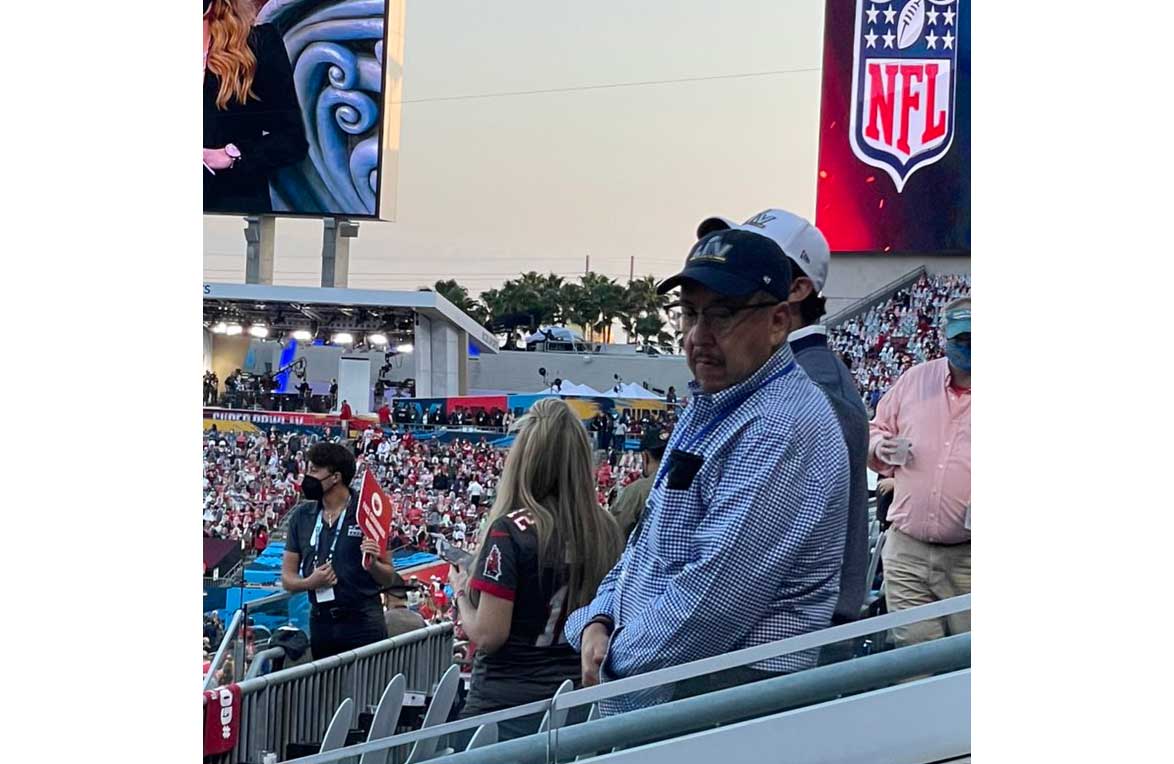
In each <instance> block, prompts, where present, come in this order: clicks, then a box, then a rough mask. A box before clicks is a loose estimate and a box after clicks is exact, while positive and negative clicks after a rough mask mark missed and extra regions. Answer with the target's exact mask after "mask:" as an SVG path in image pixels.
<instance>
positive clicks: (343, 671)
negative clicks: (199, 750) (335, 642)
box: [204, 623, 454, 764]
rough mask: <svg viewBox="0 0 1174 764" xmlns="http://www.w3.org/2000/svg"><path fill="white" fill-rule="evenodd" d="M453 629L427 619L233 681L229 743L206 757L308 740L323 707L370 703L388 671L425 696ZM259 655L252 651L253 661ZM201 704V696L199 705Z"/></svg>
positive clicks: (216, 763)
mask: <svg viewBox="0 0 1174 764" xmlns="http://www.w3.org/2000/svg"><path fill="white" fill-rule="evenodd" d="M453 629H454V627H453V624H452V623H443V624H434V625H432V626H428V627H425V628H421V629H416V630H414V631H411V632H408V633H406V634H401V635H398V636H395V637H391V638H388V639H384V640H381V641H379V642H375V643H372V644H369V645H364V646H363V647H360V648H357V649H355V650H348V651H346V652H343V653H339V654H338V655H334V656H329V657H326V658H320V659H318V660H316V661H313V662H311V663H304V664H301V665H297V666H289V667H287V668H284V669H282V670H280V671H274V672H272V673H269V674H264V675H262V676H255V675H254V676H251V677H247V678H245V679H243V680H241V681H240V682H239V683H238V684H237V687H238V688H239V690H240V707H239V712H240V734H239V735H238V738H237V742H236V745H235V746H234V747H233V749H232V750H231V751H229V752H226V753H224V754H220V755H217V756H214V757H212V758H210V759H206V761H209V762H211V763H212V764H231V763H232V762H238V761H259V760H260V758H261V752H262V751H283V750H285V746H286V745H288V744H289V743H290V742H294V741H299V740H307V739H315V736H321V735H322V734H323V733H324V732H325V731H326V729H327V727H328V722H329V716H328V715H325V714H326V711H333V709H334V708H335V707H336V706H337V704H338V703H340V702H341V701H342V699H343V698H347V697H349V698H351V699H352V700H353V701H354V702H355V703H356V704H357V705H358V706H359V707H360V708H362V707H364V706H366V705H370V704H372V703H374V702H375V701H376V700H378V698H379V697H380V695H381V694H382V692H383V691H384V688H385V687H386V685H387V682H389V681H390V680H391V679H392V678H393V676H395V675H396V674H401V673H402V674H404V676H405V678H406V679H407V685H408V686H407V690H408V691H409V692H414V693H422V694H424V695H431V694H432V692H433V690H434V687H435V685H436V682H437V680H438V679H439V678H440V677H441V675H442V674H443V672H444V670H446V669H447V668H448V667H449V666H450V665H451V664H452V649H451V645H452V635H453ZM265 655H266V654H265V653H261V654H259V655H258V656H257V662H260V661H261V660H262V659H263V657H264V656H265ZM254 665H256V663H255V664H254ZM207 702H208V701H207V698H206V696H205V699H204V703H205V705H206V704H207ZM326 706H329V709H326Z"/></svg>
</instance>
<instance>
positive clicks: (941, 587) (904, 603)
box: [881, 528, 970, 647]
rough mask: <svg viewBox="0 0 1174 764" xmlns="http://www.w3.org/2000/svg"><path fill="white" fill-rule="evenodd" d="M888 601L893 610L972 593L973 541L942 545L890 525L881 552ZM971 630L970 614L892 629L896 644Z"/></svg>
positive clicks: (889, 607) (916, 641) (906, 643)
mask: <svg viewBox="0 0 1174 764" xmlns="http://www.w3.org/2000/svg"><path fill="white" fill-rule="evenodd" d="M881 558H882V559H883V560H884V566H885V579H884V588H885V601H886V603H887V605H888V609H889V611H890V612H896V611H898V610H907V609H908V608H911V607H916V606H917V605H927V604H929V603H931V602H937V601H939V600H944V599H949V598H950V597H956V596H958V595H961V594H969V593H970V544H959V545H958V546H941V545H939V544H927V543H925V542H924V541H918V540H917V539H915V538H913V537H912V536H906V535H905V534H904V533H901V532H900V531H899V530H897V529H896V528H889V530H888V535H887V536H886V537H885V547H884V549H883V550H882V552H881ZM967 631H970V613H969V612H965V613H955V614H954V615H950V616H946V617H945V618H934V619H931V620H928V621H918V622H917V623H913V624H910V625H908V626H901V627H898V628H895V629H893V638H894V639H895V640H896V643H897V646H898V647H902V646H904V645H914V644H917V643H919V642H928V641H929V640H931V639H938V638H940V637H944V636H947V635H953V634H962V633H964V632H967Z"/></svg>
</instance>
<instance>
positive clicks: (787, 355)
mask: <svg viewBox="0 0 1174 764" xmlns="http://www.w3.org/2000/svg"><path fill="white" fill-rule="evenodd" d="M793 360H795V356H794V354H793V353H792V352H791V347H790V344H789V343H786V342H784V343H783V344H782V345H781V346H780V347H779V349H778V350H776V351H775V352H774V355H772V356H771V357H770V358H768V359H766V363H764V364H762V366H760V367H758V371H756V372H754V373H753V374H751V375H750V376H749V377H747V378H746V379H744V380H742V381H741V382H739V383H738V384H736V385H733V386H731V387H727V388H726V389H724V390H719V391H717V392H716V393H706V392H704V391H703V390H702V389H701V385H699V384H697V380H695V379H693V380H690V381H689V391H690V392H691V393H692V394H693V396H694V397H695V398H698V399H700V400H705V399H708V400H709V401H710V402H712V403H713V404H714V405H720V404H721V403H723V402H724V401H727V400H729V399H730V398H734V397H736V396H739V395H742V394H744V393H743V391H747V390H751V391H752V390H754V389H755V388H757V387H758V386H759V385H761V384H762V383H763V382H764V381H765V380H766V379H767V377H769V376H770V375H772V374H774V373H775V372H776V371H778V370H780V369H782V368H783V367H784V366H786V365H787V364H789V363H791V362H792V361H793Z"/></svg>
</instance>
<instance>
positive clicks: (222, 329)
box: [212, 321, 228, 334]
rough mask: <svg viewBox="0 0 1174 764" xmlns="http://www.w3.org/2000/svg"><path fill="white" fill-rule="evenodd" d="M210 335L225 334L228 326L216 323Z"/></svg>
mask: <svg viewBox="0 0 1174 764" xmlns="http://www.w3.org/2000/svg"><path fill="white" fill-rule="evenodd" d="M212 333H213V334H227V333H228V324H226V323H224V322H223V321H221V322H220V323H218V324H216V325H215V326H213V327H212Z"/></svg>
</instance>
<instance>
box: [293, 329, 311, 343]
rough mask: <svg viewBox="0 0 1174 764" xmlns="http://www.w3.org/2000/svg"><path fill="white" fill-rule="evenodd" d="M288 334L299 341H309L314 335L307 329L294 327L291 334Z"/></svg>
mask: <svg viewBox="0 0 1174 764" xmlns="http://www.w3.org/2000/svg"><path fill="white" fill-rule="evenodd" d="M290 336H292V337H293V338H294V339H295V340H298V341H299V342H309V341H310V340H311V339H313V337H314V335H313V334H310V330H309V329H295V330H294V332H293V334H292V335H290Z"/></svg>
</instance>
